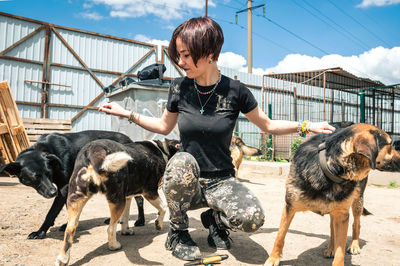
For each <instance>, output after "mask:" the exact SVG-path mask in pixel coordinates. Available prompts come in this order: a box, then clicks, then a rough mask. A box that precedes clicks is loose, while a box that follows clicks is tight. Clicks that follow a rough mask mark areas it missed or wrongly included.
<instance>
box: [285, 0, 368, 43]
mask: <svg viewBox="0 0 400 266" xmlns="http://www.w3.org/2000/svg"><path fill="white" fill-rule="evenodd" d="M292 1H293V2H294V3H295V4H296V5H297V6H299V7H300V8H302V9H304V10H305V11H307V12H308V13H309V14H311V15H312V16H314V17H315V18H317V19H318V20H320V21H322V22H323V23H325V24H326V25H328V26H329V27H331V28H332V29H333V30H335V31H336V32H338V33H339V34H341V35H343V36H345V37H346V38H347V39H349V40H350V41H352V42H353V43H355V44H356V45H359V46H361V47H362V48H363V49H366V50H368V49H369V47H368V46H367V45H366V44H364V43H363V42H362V41H361V40H360V39H358V38H357V37H355V36H354V35H353V34H351V33H350V32H348V31H347V30H346V29H344V28H343V27H342V26H340V25H339V24H337V23H336V22H335V21H333V20H331V19H330V18H329V17H327V16H326V15H324V14H323V13H321V12H320V11H319V10H318V9H316V8H314V7H313V6H312V5H310V4H309V3H307V2H306V1H304V2H305V3H306V4H307V5H309V6H310V7H311V8H312V9H314V10H315V11H316V12H317V13H319V14H320V16H323V17H324V18H325V19H327V20H328V21H330V22H331V23H333V24H334V25H336V26H337V27H339V28H340V29H342V30H343V32H341V31H339V30H338V29H336V28H335V27H333V26H332V25H331V24H329V23H328V22H327V21H325V20H323V19H322V18H320V17H318V16H317V15H315V14H314V13H312V12H311V11H310V10H308V9H307V8H305V7H304V6H302V5H300V4H299V3H297V2H296V1H295V0H292ZM345 33H346V34H347V35H345ZM348 37H350V38H348Z"/></svg>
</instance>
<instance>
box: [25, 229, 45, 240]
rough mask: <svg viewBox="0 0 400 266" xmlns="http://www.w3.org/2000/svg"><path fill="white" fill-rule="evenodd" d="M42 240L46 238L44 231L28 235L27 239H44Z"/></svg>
mask: <svg viewBox="0 0 400 266" xmlns="http://www.w3.org/2000/svg"><path fill="white" fill-rule="evenodd" d="M44 238H46V232H45V231H36V232H32V233H30V234H29V235H28V239H44Z"/></svg>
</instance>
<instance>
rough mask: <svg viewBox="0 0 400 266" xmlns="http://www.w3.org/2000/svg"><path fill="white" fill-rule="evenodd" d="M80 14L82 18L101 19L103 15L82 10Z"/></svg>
mask: <svg viewBox="0 0 400 266" xmlns="http://www.w3.org/2000/svg"><path fill="white" fill-rule="evenodd" d="M80 15H81V16H82V17H83V18H87V19H92V20H101V19H103V16H101V15H100V14H99V13H97V12H82V13H80Z"/></svg>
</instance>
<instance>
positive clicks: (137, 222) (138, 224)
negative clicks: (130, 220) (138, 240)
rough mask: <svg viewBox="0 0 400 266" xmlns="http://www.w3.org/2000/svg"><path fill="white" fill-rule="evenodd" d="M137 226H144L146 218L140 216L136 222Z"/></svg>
mask: <svg viewBox="0 0 400 266" xmlns="http://www.w3.org/2000/svg"><path fill="white" fill-rule="evenodd" d="M135 226H144V218H141V217H140V218H139V219H137V220H136V222H135Z"/></svg>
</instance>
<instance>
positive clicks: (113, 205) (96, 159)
mask: <svg viewBox="0 0 400 266" xmlns="http://www.w3.org/2000/svg"><path fill="white" fill-rule="evenodd" d="M178 147H179V144H178V141H177V140H168V139H165V140H164V141H159V140H155V141H140V142H134V143H128V144H120V143H118V142H115V141H112V140H108V139H102V140H95V141H92V142H90V143H89V144H87V145H85V146H84V147H83V148H82V149H81V150H80V152H79V153H78V156H77V158H76V161H75V166H74V171H73V173H72V176H71V180H70V182H69V189H68V198H67V215H68V224H67V228H66V229H65V234H64V244H63V247H62V249H61V252H60V255H59V256H58V257H57V260H56V265H67V264H68V262H69V258H70V251H71V246H72V243H73V238H74V235H75V232H76V227H77V225H78V221H79V216H80V214H81V212H82V209H83V207H84V206H85V204H86V203H87V201H88V200H89V199H90V198H91V197H92V196H93V195H94V194H96V193H99V192H101V193H103V194H105V196H106V198H107V201H108V205H109V207H110V214H111V215H110V225H109V226H108V229H107V233H108V247H109V249H110V250H117V249H120V248H121V244H120V243H119V242H118V241H117V238H116V227H117V223H118V220H119V218H120V217H121V215H122V219H121V220H122V229H121V233H122V234H123V235H131V234H133V231H132V230H131V229H129V227H128V220H129V207H130V202H131V199H132V197H133V196H135V195H143V196H144V198H146V199H147V200H148V201H149V202H150V203H151V204H152V205H153V206H154V207H155V208H156V209H157V210H158V211H159V213H158V218H157V219H156V222H155V226H156V229H157V230H161V229H162V226H163V220H164V215H165V212H166V208H165V207H164V204H163V202H162V201H161V199H160V197H159V194H158V187H159V183H160V181H161V177H162V176H163V174H164V170H165V167H166V165H167V161H168V159H170V158H171V157H172V156H173V155H174V154H175V153H176V152H177V150H178Z"/></svg>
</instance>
